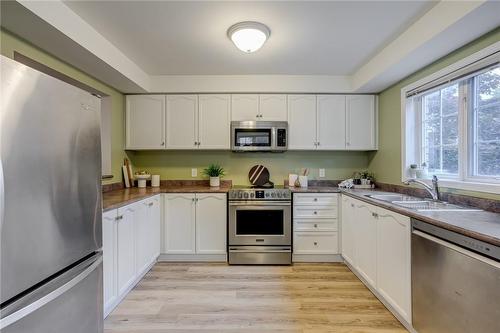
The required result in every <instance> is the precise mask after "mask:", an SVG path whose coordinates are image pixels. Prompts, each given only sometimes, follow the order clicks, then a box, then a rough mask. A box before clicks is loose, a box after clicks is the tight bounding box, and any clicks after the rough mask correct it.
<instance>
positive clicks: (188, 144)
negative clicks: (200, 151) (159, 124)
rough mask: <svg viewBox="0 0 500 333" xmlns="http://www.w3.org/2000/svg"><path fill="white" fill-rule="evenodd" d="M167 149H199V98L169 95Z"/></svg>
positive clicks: (195, 96)
mask: <svg viewBox="0 0 500 333" xmlns="http://www.w3.org/2000/svg"><path fill="white" fill-rule="evenodd" d="M166 114H167V124H166V128H167V135H166V138H167V139H166V141H167V142H166V147H167V149H195V148H198V133H197V128H198V96H197V95H167V112H166Z"/></svg>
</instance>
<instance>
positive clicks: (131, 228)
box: [102, 195, 161, 316]
mask: <svg viewBox="0 0 500 333" xmlns="http://www.w3.org/2000/svg"><path fill="white" fill-rule="evenodd" d="M160 209H161V207H160V198H159V195H157V196H154V197H152V198H148V199H144V200H142V201H139V202H136V203H133V204H130V205H127V206H124V207H121V208H118V209H114V210H110V211H107V212H105V213H104V214H103V218H102V243H103V246H102V248H103V272H104V273H103V285H104V316H107V315H108V314H109V313H110V312H111V311H112V310H113V308H114V307H116V305H118V303H119V302H120V301H121V300H122V299H123V297H125V295H126V294H127V293H128V292H129V290H130V289H132V287H133V286H134V285H135V284H136V283H137V282H138V280H139V279H140V278H142V276H143V275H144V274H145V273H146V272H147V271H148V270H149V267H150V266H151V265H152V264H153V263H154V262H155V261H156V259H157V257H158V255H159V252H160V246H159V244H160V222H161V217H160V214H161V211H160Z"/></svg>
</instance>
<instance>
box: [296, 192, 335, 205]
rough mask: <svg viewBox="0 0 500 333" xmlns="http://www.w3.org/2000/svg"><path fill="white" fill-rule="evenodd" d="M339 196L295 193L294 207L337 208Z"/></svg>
mask: <svg viewBox="0 0 500 333" xmlns="http://www.w3.org/2000/svg"><path fill="white" fill-rule="evenodd" d="M337 201H338V195H337V194H331V193H328V194H324V193H295V194H294V195H293V204H294V205H331V206H337Z"/></svg>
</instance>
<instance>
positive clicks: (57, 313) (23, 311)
mask: <svg viewBox="0 0 500 333" xmlns="http://www.w3.org/2000/svg"><path fill="white" fill-rule="evenodd" d="M74 270H75V272H73V270H71V271H68V272H67V273H66V274H67V275H68V276H65V277H61V278H57V279H56V281H53V282H48V283H47V284H46V285H44V286H42V287H40V288H39V289H38V290H36V291H34V292H33V294H32V295H27V296H26V297H25V298H24V299H21V300H20V301H19V304H16V303H14V304H12V306H9V307H7V308H6V309H5V311H4V309H2V318H1V319H0V331H1V332H2V333H62V332H67V333H102V331H103V315H102V313H103V300H102V256H101V255H99V256H98V257H94V258H92V261H91V262H89V263H84V264H82V265H79V266H77V267H75V269H74ZM12 307H14V309H11V308H12Z"/></svg>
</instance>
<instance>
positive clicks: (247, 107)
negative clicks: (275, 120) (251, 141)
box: [231, 94, 260, 121]
mask: <svg viewBox="0 0 500 333" xmlns="http://www.w3.org/2000/svg"><path fill="white" fill-rule="evenodd" d="M231 120H233V121H243V120H260V119H259V95H252V94H241V95H231Z"/></svg>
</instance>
